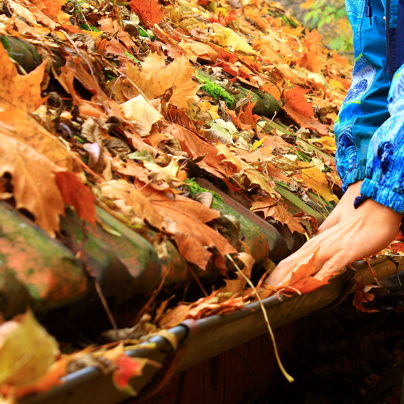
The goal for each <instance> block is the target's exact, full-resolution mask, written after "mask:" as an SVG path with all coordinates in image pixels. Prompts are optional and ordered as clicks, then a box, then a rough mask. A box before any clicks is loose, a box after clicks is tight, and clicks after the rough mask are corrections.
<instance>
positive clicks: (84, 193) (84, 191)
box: [55, 171, 96, 227]
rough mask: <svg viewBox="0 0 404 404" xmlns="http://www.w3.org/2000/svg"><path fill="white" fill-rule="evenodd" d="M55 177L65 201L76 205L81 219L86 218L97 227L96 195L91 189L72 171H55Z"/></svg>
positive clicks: (75, 207)
mask: <svg viewBox="0 0 404 404" xmlns="http://www.w3.org/2000/svg"><path fill="white" fill-rule="evenodd" d="M55 179H56V183H57V185H58V187H59V190H60V193H61V194H62V198H63V201H64V203H67V204H68V205H70V206H73V207H74V209H75V211H76V213H77V216H78V218H79V219H82V220H86V221H87V222H88V223H90V224H92V225H93V227H95V220H96V216H95V204H94V195H93V194H92V192H91V191H90V189H89V188H87V187H86V186H85V185H84V184H83V183H82V182H81V181H80V180H79V179H78V178H77V175H76V174H74V173H71V172H67V171H66V172H58V173H55Z"/></svg>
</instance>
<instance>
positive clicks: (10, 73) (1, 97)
mask: <svg viewBox="0 0 404 404" xmlns="http://www.w3.org/2000/svg"><path fill="white" fill-rule="evenodd" d="M46 64H47V60H45V61H44V62H43V63H42V64H41V65H39V66H38V67H37V68H36V69H35V70H34V71H32V72H31V73H29V74H27V75H25V76H21V75H19V74H18V72H17V68H16V66H15V64H14V63H13V62H11V60H10V57H9V56H8V53H7V52H6V50H5V49H4V47H3V45H2V44H0V66H1V75H0V107H1V108H4V109H10V108H17V109H22V110H24V111H26V112H28V113H30V112H33V111H35V110H36V109H38V108H39V107H40V106H41V105H42V104H43V103H44V101H45V98H42V97H41V82H42V80H43V77H44V72H45V67H46Z"/></svg>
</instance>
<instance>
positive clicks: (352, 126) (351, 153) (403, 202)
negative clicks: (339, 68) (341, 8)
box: [335, 0, 404, 214]
mask: <svg viewBox="0 0 404 404" xmlns="http://www.w3.org/2000/svg"><path fill="white" fill-rule="evenodd" d="M402 1H404V0H390V3H391V6H390V13H389V15H390V23H391V24H392V25H393V26H394V29H396V30H397V32H398V34H399V36H400V35H401V34H400V32H403V31H404V17H400V14H401V15H404V14H403V13H401V12H400V13H399V12H398V10H399V4H400V3H401V2H402ZM365 3H366V0H346V8H347V12H348V17H349V20H350V22H351V25H352V29H353V33H354V47H355V66H354V71H353V79H352V84H351V88H350V90H349V92H348V94H347V96H346V98H345V101H344V103H343V105H342V107H341V110H340V113H339V115H338V119H337V121H336V124H335V135H336V142H337V153H336V161H337V169H338V172H339V175H340V177H341V179H342V182H343V189H344V190H346V188H347V187H348V186H349V185H350V184H352V183H354V182H357V181H359V180H364V182H363V185H362V188H361V194H362V195H364V196H366V197H370V198H372V199H374V200H376V201H377V202H379V203H382V204H383V205H385V206H388V207H390V208H392V209H394V210H395V211H397V212H400V213H402V214H404V65H403V66H402V64H403V62H404V61H403V60H401V59H402V57H401V55H399V54H398V52H397V51H396V49H397V48H402V47H403V45H402V44H401V45H399V46H398V47H393V48H392V51H393V54H392V57H390V60H391V59H392V60H393V61H397V60H398V61H399V65H400V66H402V67H401V68H400V69H399V70H398V71H397V72H396V73H395V74H394V76H393V80H392V81H391V79H390V75H389V73H388V66H387V59H388V57H387V56H386V55H387V47H386V23H385V21H384V19H383V17H384V15H386V10H385V6H386V4H385V3H386V0H372V9H373V18H372V25H370V22H369V18H366V17H365V16H364V14H365ZM401 20H403V21H401ZM393 39H394V38H393ZM401 50H402V49H401ZM393 73H394V66H393Z"/></svg>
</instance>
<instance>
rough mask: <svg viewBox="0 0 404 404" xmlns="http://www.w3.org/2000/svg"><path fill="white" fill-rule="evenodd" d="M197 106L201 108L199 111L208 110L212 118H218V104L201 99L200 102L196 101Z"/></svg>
mask: <svg viewBox="0 0 404 404" xmlns="http://www.w3.org/2000/svg"><path fill="white" fill-rule="evenodd" d="M198 107H199V108H200V109H201V111H207V112H209V114H210V116H211V117H212V119H219V118H220V115H219V114H218V111H219V106H218V105H212V104H211V103H210V102H209V101H201V102H200V103H198Z"/></svg>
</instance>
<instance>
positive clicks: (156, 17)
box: [130, 0, 164, 26]
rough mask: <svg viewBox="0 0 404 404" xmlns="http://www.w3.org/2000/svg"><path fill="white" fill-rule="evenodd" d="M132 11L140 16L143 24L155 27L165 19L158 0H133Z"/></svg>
mask: <svg viewBox="0 0 404 404" xmlns="http://www.w3.org/2000/svg"><path fill="white" fill-rule="evenodd" d="M130 7H131V9H132V10H133V11H134V12H135V13H136V14H137V15H138V17H139V18H140V21H141V22H142V24H145V25H147V26H153V25H154V24H159V23H160V21H161V20H162V19H163V17H164V10H162V9H160V4H159V2H158V0H131V2H130Z"/></svg>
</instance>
